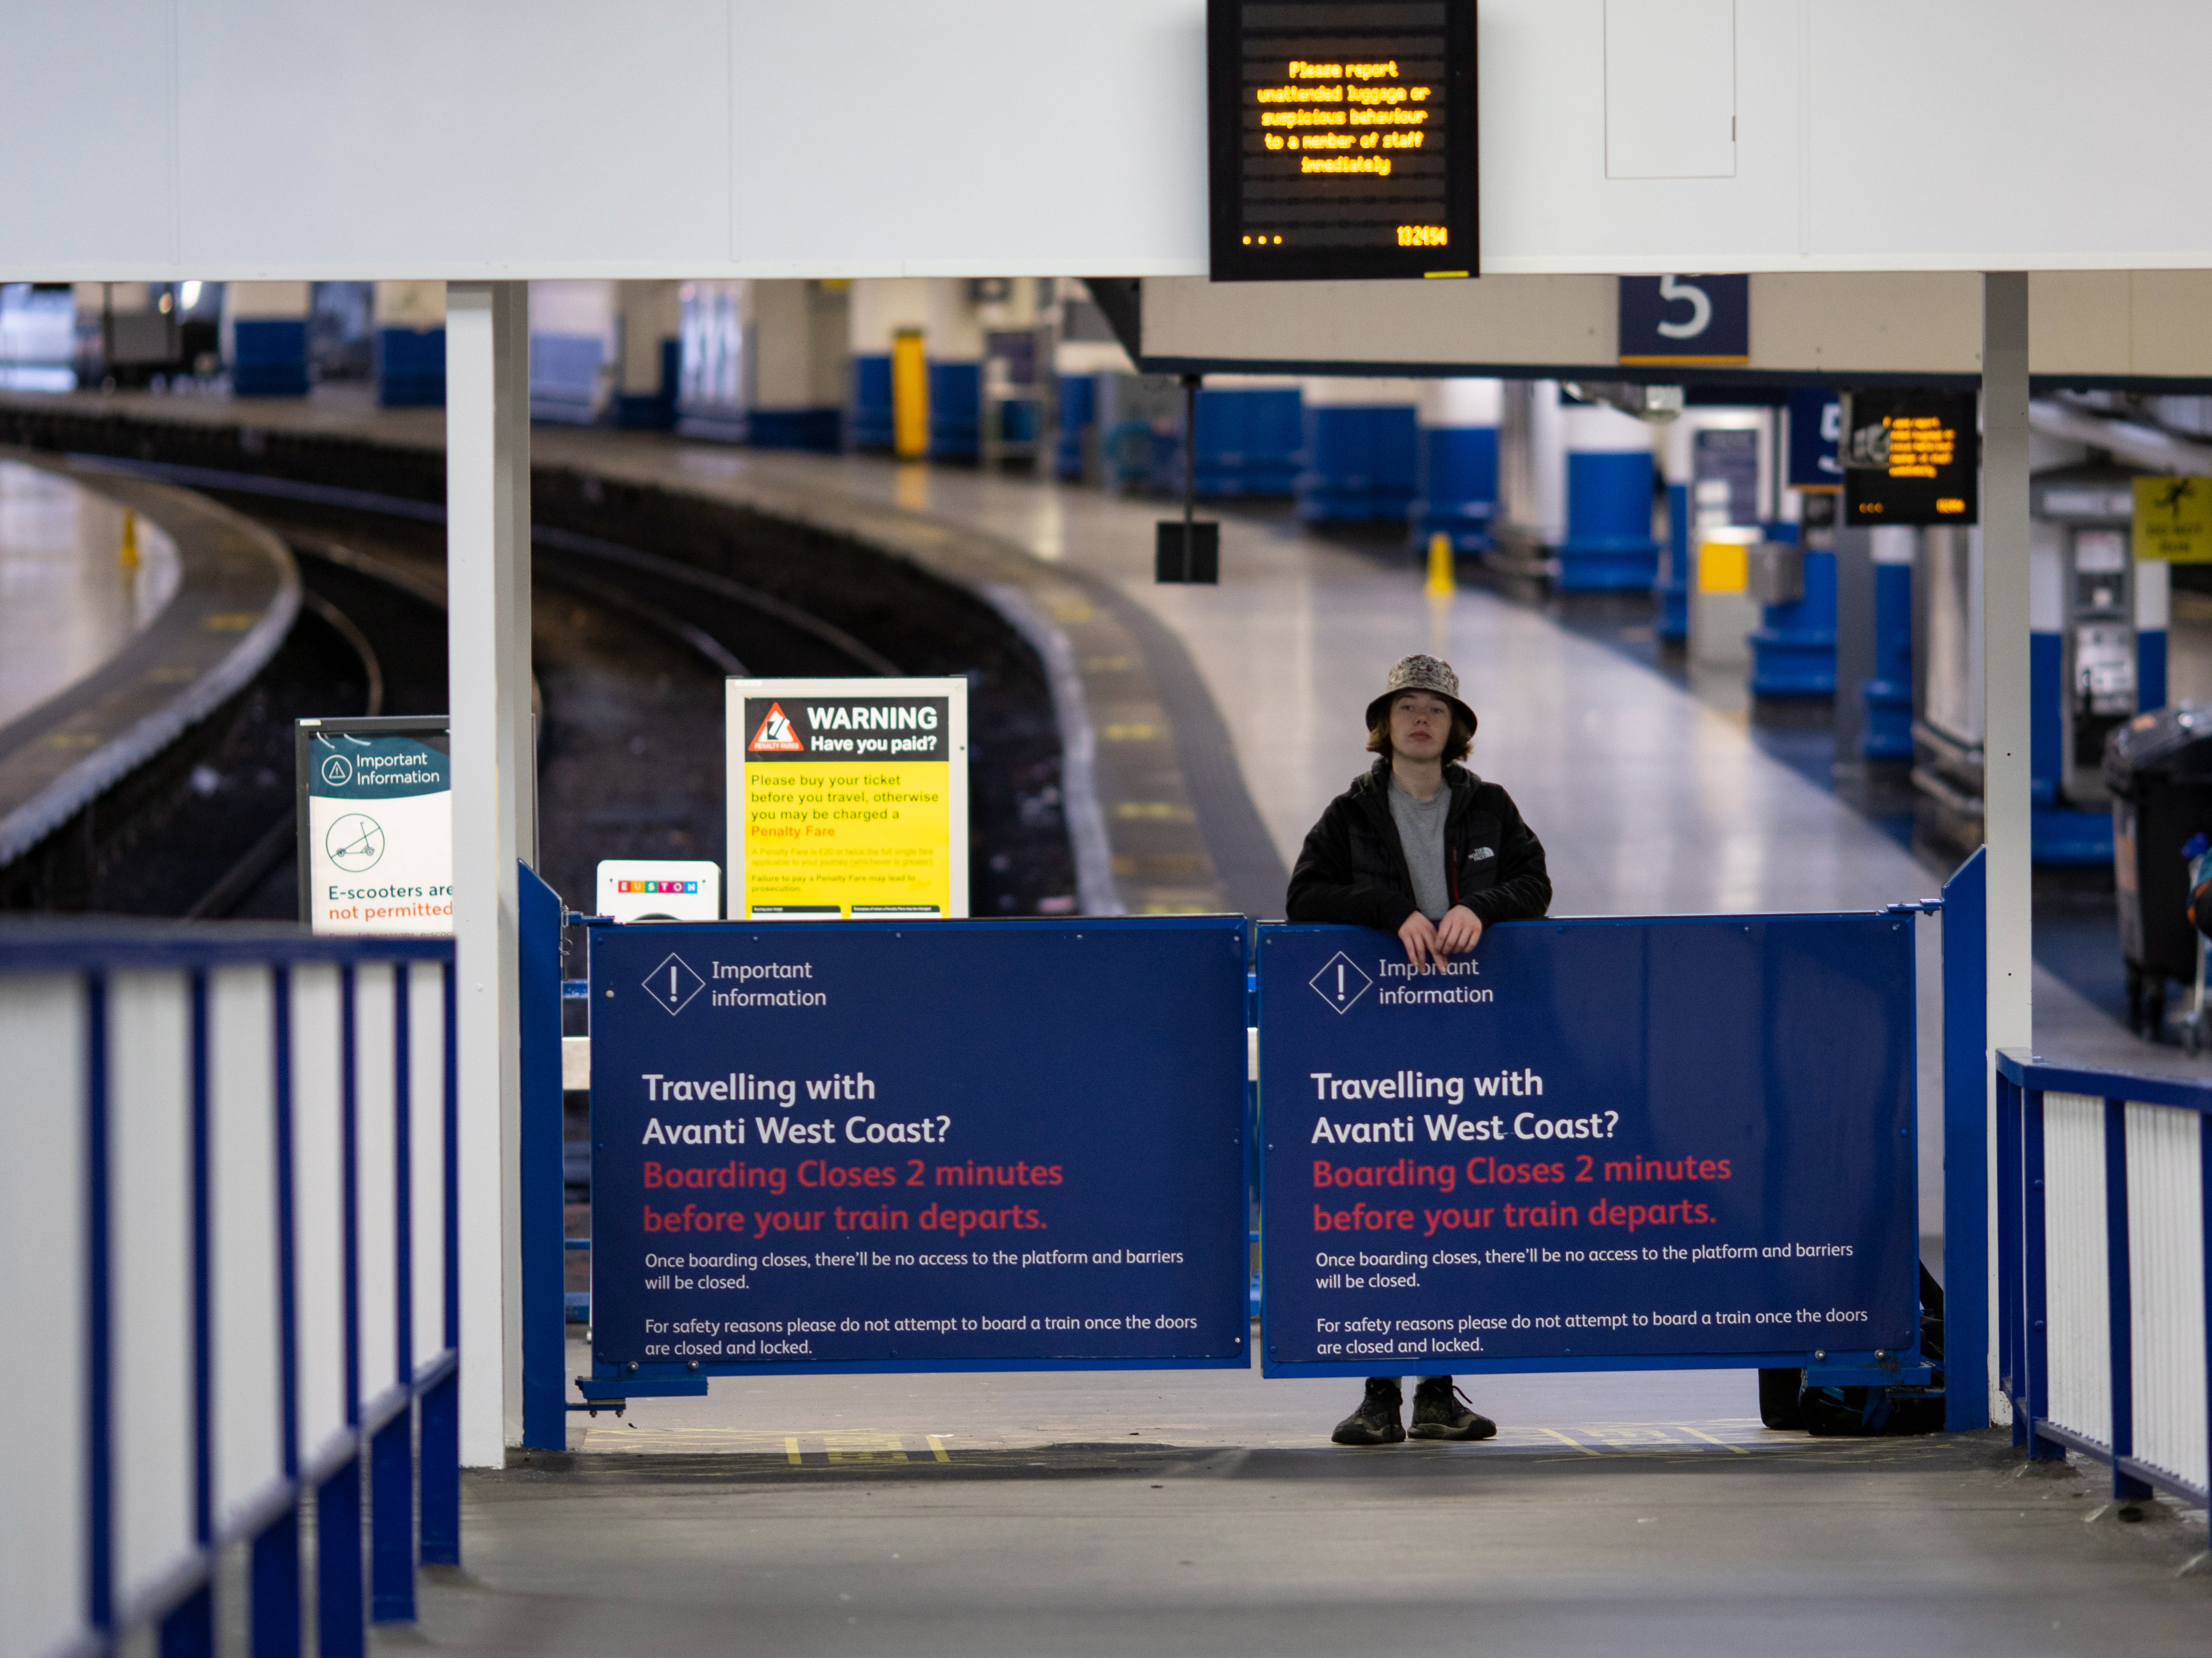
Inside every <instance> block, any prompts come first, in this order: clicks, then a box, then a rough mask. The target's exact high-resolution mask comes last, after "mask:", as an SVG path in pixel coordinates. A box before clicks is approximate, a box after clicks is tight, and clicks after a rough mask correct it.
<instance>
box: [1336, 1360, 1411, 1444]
mask: <svg viewBox="0 0 2212 1658" xmlns="http://www.w3.org/2000/svg"><path fill="white" fill-rule="evenodd" d="M1405 1402H1406V1395H1405V1394H1403V1393H1401V1392H1400V1391H1399V1388H1398V1378H1397V1377H1396V1376H1370V1377H1368V1378H1367V1396H1366V1397H1365V1398H1364V1399H1363V1400H1360V1401H1359V1408H1358V1410H1356V1411H1354V1412H1352V1414H1351V1415H1350V1416H1347V1417H1346V1418H1344V1420H1343V1421H1341V1422H1340V1423H1338V1424H1336V1431H1335V1432H1334V1433H1333V1434H1331V1435H1330V1436H1329V1437H1330V1438H1331V1439H1332V1440H1334V1441H1335V1442H1336V1443H1338V1444H1340V1445H1395V1444H1397V1443H1399V1442H1401V1441H1402V1440H1403V1439H1404V1438H1405V1437H1406V1430H1405V1429H1404V1428H1403V1427H1401V1426H1400V1425H1399V1422H1398V1412H1399V1410H1400V1409H1401V1407H1402V1406H1404V1404H1405Z"/></svg>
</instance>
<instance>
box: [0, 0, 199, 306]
mask: <svg viewBox="0 0 2212 1658" xmlns="http://www.w3.org/2000/svg"><path fill="white" fill-rule="evenodd" d="M173 12H174V7H173V3H172V0H82V3H81V4H79V3H71V4H70V5H68V6H65V7H51V6H42V5H35V4H30V3H13V0H11V3H9V4H8V5H5V6H0V30H3V31H4V34H0V39H5V41H6V45H5V46H0V155H5V156H7V157H8V158H9V161H8V165H6V166H5V167H0V225H4V226H6V227H7V231H6V234H5V235H4V236H0V271H4V270H9V269H11V268H17V269H24V270H28V269H31V268H33V267H43V268H55V269H58V268H63V267H65V266H70V265H76V266H80V267H82V269H83V270H84V272H85V274H86V275H88V276H89V275H92V274H94V272H93V270H92V267H93V266H94V265H95V264H100V265H104V266H106V267H109V268H111V269H123V270H136V271H137V272H139V273H140V274H142V275H151V274H152V273H153V272H154V271H155V270H159V269H161V268H164V267H166V266H167V264H169V263H170V262H171V261H172V260H173V259H174V258H176V254H177V249H176V246H175V240H174V239H175V223H174V220H173V211H172V210H173V203H174V202H175V199H176V191H175V185H176V180H175V178H174V176H173V173H172V172H171V163H172V161H173V158H174V156H175V153H176V152H175V149H174V147H173V144H172V143H171V135H172V131H173V116H174V105H173V90H174V88H173V82H172V70H173V63H174V52H175V47H176V39H175V25H174V18H173ZM94 65H96V66H97V68H96V70H94V69H93V68H92V66H94ZM0 280H5V278H4V276H0Z"/></svg>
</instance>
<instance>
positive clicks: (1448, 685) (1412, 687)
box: [1367, 656, 1477, 730]
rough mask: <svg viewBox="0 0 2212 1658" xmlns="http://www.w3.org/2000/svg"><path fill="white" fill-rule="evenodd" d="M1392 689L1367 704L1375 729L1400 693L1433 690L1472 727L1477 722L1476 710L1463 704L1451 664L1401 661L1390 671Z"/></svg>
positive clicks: (1416, 658)
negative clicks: (1378, 721) (1391, 702)
mask: <svg viewBox="0 0 2212 1658" xmlns="http://www.w3.org/2000/svg"><path fill="white" fill-rule="evenodd" d="M1401 691H1430V692H1433V693H1434V694H1435V695H1438V696H1441V697H1442V698H1443V700H1444V701H1447V702H1449V703H1450V704H1451V705H1452V707H1453V708H1456V709H1457V710H1458V711H1459V712H1460V713H1462V714H1465V715H1466V716H1467V723H1468V726H1469V727H1470V728H1472V727H1474V725H1475V724H1476V723H1477V722H1476V720H1475V717H1474V709H1473V708H1469V707H1468V706H1467V704H1466V703H1464V702H1462V701H1460V695H1459V676H1458V675H1457V674H1455V673H1454V672H1453V671H1452V670H1451V664H1450V663H1449V662H1445V661H1442V660H1439V659H1437V658H1436V657H1433V656H1408V657H1401V659H1399V661H1398V665H1396V666H1395V667H1394V668H1392V669H1391V670H1390V678H1389V689H1388V690H1386V691H1384V692H1383V695H1380V696H1378V697H1376V699H1375V700H1374V701H1372V702H1370V703H1369V704H1368V705H1367V725H1368V728H1369V729H1370V730H1372V729H1373V728H1374V726H1375V722H1376V720H1379V719H1381V718H1382V717H1383V709H1385V708H1389V706H1390V699H1391V698H1392V697H1394V696H1395V695H1398V693H1399V692H1401Z"/></svg>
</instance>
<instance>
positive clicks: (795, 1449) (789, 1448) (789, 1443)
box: [783, 1439, 799, 1468]
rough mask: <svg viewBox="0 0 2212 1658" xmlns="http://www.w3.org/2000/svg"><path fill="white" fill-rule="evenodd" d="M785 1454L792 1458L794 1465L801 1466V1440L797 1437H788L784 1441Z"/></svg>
mask: <svg viewBox="0 0 2212 1658" xmlns="http://www.w3.org/2000/svg"><path fill="white" fill-rule="evenodd" d="M783 1454H784V1455H786V1456H787V1457H789V1458H790V1459H791V1466H792V1467H794V1468H795V1467H799V1442H798V1441H797V1440H796V1439H787V1440H785V1441H784V1442H783Z"/></svg>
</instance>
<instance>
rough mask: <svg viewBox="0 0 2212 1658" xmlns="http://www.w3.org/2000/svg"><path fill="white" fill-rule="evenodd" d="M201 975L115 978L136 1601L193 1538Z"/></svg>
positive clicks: (118, 1364)
mask: <svg viewBox="0 0 2212 1658" xmlns="http://www.w3.org/2000/svg"><path fill="white" fill-rule="evenodd" d="M191 1060H192V1054H191V980H190V979H189V978H188V977H187V976H186V975H184V974H182V973H173V972H172V973H118V974H116V975H113V976H112V978H110V979H109V981H108V986H107V1066H108V1070H107V1077H108V1084H107V1097H108V1117H107V1121H108V1178H109V1181H110V1184H109V1187H108V1191H109V1193H110V1198H109V1201H110V1204H111V1208H110V1210H109V1213H110V1215H111V1216H112V1239H113V1242H112V1247H111V1250H110V1255H109V1259H110V1262H111V1266H110V1276H109V1283H110V1285H111V1292H110V1293H111V1300H110V1303H109V1304H110V1306H111V1307H112V1309H113V1317H114V1332H115V1334H114V1346H113V1349H112V1351H113V1353H114V1372H113V1374H114V1378H115V1380H114V1387H113V1393H112V1400H113V1410H114V1417H113V1421H114V1424H115V1427H114V1432H115V1439H114V1445H115V1461H114V1469H115V1475H114V1482H115V1483H114V1488H113V1489H114V1502H115V1510H114V1511H115V1588H116V1594H117V1598H118V1602H119V1603H120V1604H121V1605H124V1606H129V1605H131V1603H132V1602H134V1601H136V1600H137V1599H138V1598H139V1597H140V1596H141V1595H143V1594H145V1593H146V1592H147V1591H148V1590H149V1589H150V1588H154V1587H155V1585H156V1584H157V1583H158V1582H160V1581H161V1578H163V1577H164V1576H167V1574H168V1573H169V1572H171V1571H173V1570H175V1569H176V1568H177V1567H178V1566H179V1565H180V1564H182V1563H183V1562H184V1560H185V1557H186V1556H187V1555H188V1554H189V1553H190V1552H191V1549H192V1547H193V1546H194V1538H193V1527H192V1469H193V1463H194V1461H195V1459H196V1447H195V1445H194V1443H193V1436H194V1431H195V1430H194V1425H193V1419H192V1394H193V1379H192V1310H193V1309H192V1229H191V1185H192V1141H191V1115H192V1096H191Z"/></svg>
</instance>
